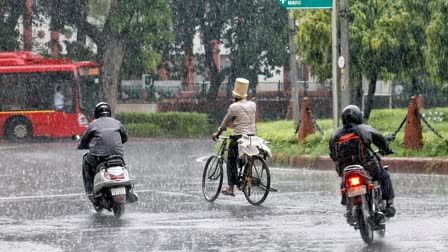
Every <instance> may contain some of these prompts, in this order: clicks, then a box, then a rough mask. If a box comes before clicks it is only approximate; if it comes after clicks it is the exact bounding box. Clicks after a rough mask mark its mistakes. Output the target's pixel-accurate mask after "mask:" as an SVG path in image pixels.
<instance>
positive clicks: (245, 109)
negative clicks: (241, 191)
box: [212, 78, 257, 196]
mask: <svg viewBox="0 0 448 252" xmlns="http://www.w3.org/2000/svg"><path fill="white" fill-rule="evenodd" d="M248 88H249V81H248V80H247V79H244V78H237V79H236V80H235V85H234V88H233V91H232V96H233V98H234V103H232V104H231V105H230V106H229V109H228V110H227V114H226V116H225V117H224V119H223V121H222V123H221V125H220V126H219V128H218V131H217V132H215V133H213V134H212V139H213V140H214V141H215V140H216V139H217V138H218V136H219V134H221V132H223V131H225V130H227V128H233V135H231V136H230V142H229V151H228V155H227V182H228V184H229V186H227V187H225V188H224V189H223V190H222V193H223V194H224V195H230V196H235V193H234V187H235V185H236V183H237V179H238V171H237V169H238V168H237V160H238V142H237V141H238V139H240V138H241V137H242V135H249V136H254V135H255V121H256V112H257V106H256V104H255V102H253V101H249V100H247V99H246V98H247V90H248Z"/></svg>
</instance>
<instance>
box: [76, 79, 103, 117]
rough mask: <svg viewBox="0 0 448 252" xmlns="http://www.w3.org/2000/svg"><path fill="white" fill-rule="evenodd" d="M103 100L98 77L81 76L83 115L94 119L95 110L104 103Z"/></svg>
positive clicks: (80, 104)
mask: <svg viewBox="0 0 448 252" xmlns="http://www.w3.org/2000/svg"><path fill="white" fill-rule="evenodd" d="M102 98H103V95H102V93H101V85H100V81H99V76H98V75H82V76H79V107H80V108H81V110H82V111H83V113H86V114H89V115H90V117H92V118H93V109H94V108H95V105H96V104H97V103H99V102H101V101H102Z"/></svg>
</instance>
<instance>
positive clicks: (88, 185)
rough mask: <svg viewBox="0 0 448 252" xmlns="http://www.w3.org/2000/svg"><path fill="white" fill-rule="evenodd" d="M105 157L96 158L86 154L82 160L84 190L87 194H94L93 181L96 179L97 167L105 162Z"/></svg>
mask: <svg viewBox="0 0 448 252" xmlns="http://www.w3.org/2000/svg"><path fill="white" fill-rule="evenodd" d="M104 159H105V157H98V156H94V155H92V154H90V153H86V154H85V155H84V157H83V160H82V176H83V179H84V189H85V190H86V193H93V179H94V178H95V173H96V167H97V166H98V165H99V164H100V163H101V162H104Z"/></svg>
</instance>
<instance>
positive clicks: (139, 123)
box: [117, 112, 210, 137]
mask: <svg viewBox="0 0 448 252" xmlns="http://www.w3.org/2000/svg"><path fill="white" fill-rule="evenodd" d="M117 119H118V120H120V121H121V122H122V123H123V125H124V126H125V127H126V128H127V129H128V130H129V134H130V135H131V136H135V137H201V136H206V135H208V134H209V133H210V132H209V126H208V120H207V115H206V114H201V113H188V112H167V113H163V112H157V113H142V112H130V113H127V112H123V113H118V114H117Z"/></svg>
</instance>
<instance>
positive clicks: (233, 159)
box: [227, 136, 241, 186]
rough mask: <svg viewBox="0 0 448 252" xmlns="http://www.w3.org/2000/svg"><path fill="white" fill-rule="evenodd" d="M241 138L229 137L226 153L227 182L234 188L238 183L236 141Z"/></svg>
mask: <svg viewBox="0 0 448 252" xmlns="http://www.w3.org/2000/svg"><path fill="white" fill-rule="evenodd" d="M240 138H241V136H231V137H230V142H229V149H228V152H227V182H228V184H229V186H235V185H236V183H237V181H238V164H237V162H238V142H237V141H238V139H240Z"/></svg>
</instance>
